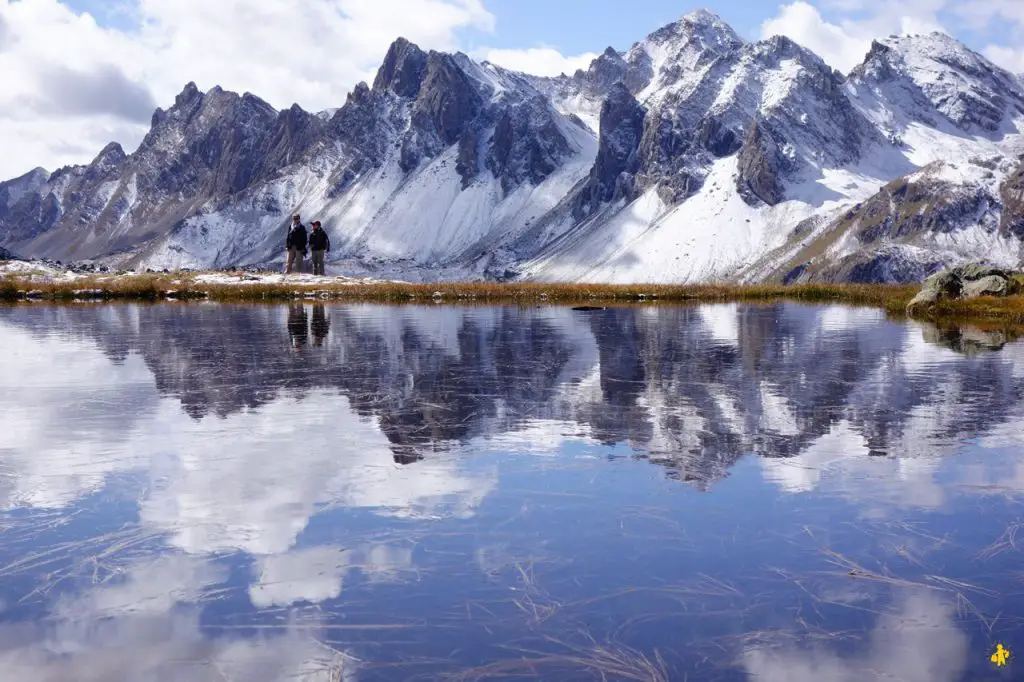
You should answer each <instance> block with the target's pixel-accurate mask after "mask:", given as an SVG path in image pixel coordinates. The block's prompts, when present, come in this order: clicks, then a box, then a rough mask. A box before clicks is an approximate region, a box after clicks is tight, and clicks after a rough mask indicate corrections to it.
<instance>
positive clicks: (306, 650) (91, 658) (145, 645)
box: [0, 557, 355, 682]
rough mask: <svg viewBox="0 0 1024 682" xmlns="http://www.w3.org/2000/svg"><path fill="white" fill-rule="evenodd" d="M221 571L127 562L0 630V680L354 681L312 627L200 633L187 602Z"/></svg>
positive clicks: (184, 563) (173, 560)
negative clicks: (42, 612) (103, 579)
mask: <svg viewBox="0 0 1024 682" xmlns="http://www.w3.org/2000/svg"><path fill="white" fill-rule="evenodd" d="M222 577H223V576H222V574H221V571H219V570H215V569H213V568H212V567H210V566H208V565H206V564H204V563H203V562H201V561H199V560H196V559H190V558H187V557H166V558H162V559H158V560H156V561H152V562H150V563H145V564H139V565H135V566H129V567H127V568H126V569H125V570H124V575H123V576H121V577H120V578H119V579H118V580H117V581H116V582H112V583H109V584H107V585H102V586H96V587H93V588H91V589H86V590H85V591H84V592H81V593H78V594H76V595H75V596H71V597H65V598H64V599H62V600H60V601H58V602H57V604H55V606H54V609H53V614H52V617H50V618H44V619H41V620H39V621H37V622H36V623H33V624H20V625H6V626H3V627H0V681H3V682H6V681H10V682H16V681H17V682H21V681H22V680H33V682H51V681H52V682H65V681H66V680H75V681H76V682H109V681H110V680H161V681H162V682H215V681H216V682H224V681H225V680H229V681H234V680H246V682H284V681H285V680H304V681H306V682H314V681H322V682H329V681H330V682H334V681H337V680H354V679H355V677H354V673H353V671H352V665H351V663H349V662H347V661H346V660H345V659H343V658H342V657H341V656H340V655H339V654H336V653H335V652H332V651H329V650H327V649H325V648H323V647H322V646H321V645H320V644H318V643H317V642H316V640H315V639H314V638H313V636H312V635H313V633H314V630H315V628H311V627H309V626H315V623H303V627H298V626H297V624H289V625H283V626H282V627H281V628H280V630H279V631H277V632H276V633H275V634H268V635H265V636H259V637H254V638H249V639H245V640H243V639H240V638H236V637H233V636H231V635H230V633H225V634H226V635H227V636H224V637H218V638H215V639H211V638H209V637H208V636H207V635H205V634H204V633H203V631H202V628H201V623H200V611H199V609H198V608H196V607H194V606H190V605H189V604H190V603H191V602H193V601H194V600H196V599H197V598H200V597H201V595H202V593H203V592H204V591H205V590H207V589H208V588H210V587H212V586H213V585H215V584H217V583H219V582H220V580H221V579H222ZM332 675H333V676H332Z"/></svg>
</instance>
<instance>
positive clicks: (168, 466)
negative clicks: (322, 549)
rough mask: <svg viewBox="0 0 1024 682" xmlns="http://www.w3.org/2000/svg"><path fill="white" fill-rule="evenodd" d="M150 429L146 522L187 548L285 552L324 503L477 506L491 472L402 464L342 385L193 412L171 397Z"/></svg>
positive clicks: (399, 511) (422, 508)
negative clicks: (152, 456)
mask: <svg viewBox="0 0 1024 682" xmlns="http://www.w3.org/2000/svg"><path fill="white" fill-rule="evenodd" d="M154 421H155V423H154V424H153V425H151V426H150V427H149V429H148V430H147V433H148V434H149V436H150V437H153V438H156V439H157V442H158V443H159V444H160V453H161V455H160V456H159V457H158V458H157V460H156V462H155V463H154V466H153V476H154V478H155V479H156V480H157V481H158V483H157V484H156V485H155V487H154V489H153V490H152V491H151V492H150V494H149V496H148V498H147V499H145V500H144V501H143V502H142V521H143V524H151V525H154V526H157V527H160V528H164V529H167V530H170V531H172V532H173V534H174V536H173V540H172V542H173V544H174V545H176V546H178V547H181V548H182V549H185V550H186V551H189V552H193V553H206V552H222V551H231V550H244V551H246V552H250V553H253V554H275V553H281V552H284V551H286V550H287V549H288V548H289V547H290V546H291V545H292V544H293V543H294V542H295V539H296V538H297V537H298V535H299V533H300V532H302V530H303V529H304V528H305V526H306V524H307V523H308V521H309V519H310V517H311V516H312V515H313V514H314V512H315V511H316V509H317V508H318V507H319V506H322V505H325V504H331V505H335V506H340V507H350V508H351V507H363V508H368V509H373V510H374V511H375V512H377V513H379V514H386V515H393V516H406V517H409V516H412V517H439V516H451V515H457V516H467V515H472V513H473V512H474V510H475V509H476V507H477V505H478V504H479V503H480V501H481V500H482V499H483V498H484V496H486V494H487V493H488V492H489V491H490V490H491V488H492V487H493V486H494V475H493V474H492V473H488V474H480V475H477V476H470V475H464V474H462V473H460V472H459V470H458V467H457V463H456V462H454V461H451V460H445V459H443V458H438V459H434V460H430V461H424V462H421V463H418V464H417V465H416V466H415V467H401V466H399V465H396V464H395V463H394V460H393V459H392V456H391V451H390V449H389V444H388V441H387V439H386V438H385V437H384V436H383V435H382V434H381V431H380V429H379V428H378V427H377V425H376V423H375V420H372V419H362V418H360V417H358V416H357V415H356V414H355V413H353V412H352V411H351V409H349V405H348V401H347V400H346V399H345V398H343V397H340V396H337V395H329V394H325V393H316V394H312V395H309V396H307V397H306V398H305V399H304V400H301V401H299V400H295V399H283V398H282V399H280V400H278V401H277V402H274V403H271V404H269V405H266V406H264V407H263V408H261V409H259V410H256V411H248V412H242V413H238V414H234V415H231V416H229V417H227V418H225V419H217V420H214V419H204V420H201V421H195V420H192V419H189V418H187V417H186V416H185V415H183V414H182V413H181V411H180V410H177V409H176V407H175V406H174V405H173V404H172V403H167V404H166V405H165V408H164V409H163V410H162V411H161V413H160V415H159V418H158V419H156V420H154Z"/></svg>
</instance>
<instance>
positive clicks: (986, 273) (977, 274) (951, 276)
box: [907, 263, 1021, 315]
mask: <svg viewBox="0 0 1024 682" xmlns="http://www.w3.org/2000/svg"><path fill="white" fill-rule="evenodd" d="M1020 292H1021V283H1020V282H1019V281H1018V280H1017V278H1016V277H1014V274H1013V273H1012V272H1010V271H1008V270H1003V269H1001V268H995V267H991V266H988V265H979V264H976V263H971V264H968V265H960V266H958V267H955V268H952V269H949V270H943V271H941V272H937V273H935V274H934V275H932V276H930V277H929V278H928V279H926V280H925V281H924V286H923V287H922V288H921V291H920V292H919V293H918V294H917V296H915V297H914V298H913V300H911V301H910V303H908V304H907V314H908V315H913V314H915V313H920V312H923V311H925V310H927V309H929V308H931V307H932V306H933V305H935V304H936V303H938V302H939V301H949V300H957V299H967V298H976V297H978V296H1012V295H1014V294H1018V293H1020Z"/></svg>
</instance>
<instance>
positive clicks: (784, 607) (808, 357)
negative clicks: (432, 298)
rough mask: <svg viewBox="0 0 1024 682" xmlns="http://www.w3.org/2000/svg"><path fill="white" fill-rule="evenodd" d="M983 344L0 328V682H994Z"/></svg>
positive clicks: (656, 320) (717, 333)
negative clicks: (605, 681) (519, 681)
mask: <svg viewBox="0 0 1024 682" xmlns="http://www.w3.org/2000/svg"><path fill="white" fill-rule="evenodd" d="M1005 341H1006V340H1005V339H1002V338H1000V337H999V335H997V334H986V333H981V332H978V331H977V330H971V329H942V330H940V329H937V328H935V327H932V326H929V325H919V324H900V323H894V322H890V321H887V320H886V319H885V317H884V315H883V314H882V313H881V312H879V311H875V310H869V309H853V308H844V307H813V306H800V305H795V304H785V305H769V306H736V305H723V306H705V307H693V308H632V309H613V310H605V311H594V312H574V311H572V310H569V309H567V308H523V309H520V308H515V307H510V308H497V307H495V308H483V307H481V308H455V307H441V306H436V307H382V306H322V305H312V304H303V305H294V306H249V305H246V306H225V305H212V304H210V305H206V304H203V305H152V306H146V305H142V306H127V305H126V306H120V305H109V306H92V305H78V306H65V307H46V306H21V307H14V308H0V349H2V352H3V355H4V357H3V362H2V364H0V410H2V412H0V414H2V417H0V419H2V428H0V510H2V512H0V680H5V681H6V680H12V681H14V680H18V681H21V680H46V681H49V680H54V681H57V680H60V681H62V682H63V681H65V680H76V681H86V682H89V681H93V680H96V681H98V680H147V681H149V680H153V681H156V680H159V681H161V682H163V681H179V680H180V681H185V680H188V681H190V682H192V681H202V682H205V681H207V680H209V681H211V682H213V681H215V680H216V681H221V682H223V681H225V680H228V681H234V680H239V681H243V680H244V681H246V682H269V681H278V680H281V681H283V680H296V679H298V680H323V681H340V680H359V681H360V682H365V681H370V680H435V679H459V680H475V679H545V680H600V679H608V680H758V681H768V682H776V681H778V682H783V681H786V682H860V681H862V680H874V679H878V680H909V681H913V682H954V681H959V680H968V679H970V680H1003V679H1014V678H1015V677H1018V676H1020V675H1021V674H1022V672H1021V671H1022V665H1024V664H1022V663H1021V662H1020V661H1018V660H1017V657H1018V656H1021V657H1024V628H1022V623H1024V621H1022V619H1024V566H1022V561H1021V559H1022V555H1021V550H1022V549H1024V521H1022V519H1024V505H1022V504H1021V503H1022V501H1024V430H1022V423H1024V422H1022V416H1024V345H1021V344H1018V343H1014V342H1009V343H1004V342H1005ZM1000 645H1002V646H1003V647H1005V649H1007V650H1009V651H1010V658H1009V659H1008V661H1007V665H1006V666H998V665H997V664H996V663H995V662H993V660H992V658H991V657H992V655H993V653H994V652H996V651H997V647H999V646H1000ZM1018 651H1019V653H1018Z"/></svg>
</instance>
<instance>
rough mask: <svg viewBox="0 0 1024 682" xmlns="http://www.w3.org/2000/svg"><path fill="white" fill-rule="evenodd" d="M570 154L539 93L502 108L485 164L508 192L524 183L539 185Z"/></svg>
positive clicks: (566, 143) (567, 144) (567, 145)
mask: <svg viewBox="0 0 1024 682" xmlns="http://www.w3.org/2000/svg"><path fill="white" fill-rule="evenodd" d="M569 153H570V149H569V143H568V142H567V141H566V139H565V137H564V136H563V135H562V132H561V131H560V130H559V129H558V125H557V124H556V123H555V119H554V117H553V116H552V112H551V110H550V109H549V108H548V106H547V102H545V101H544V100H543V99H542V98H541V97H539V96H538V97H536V98H533V99H531V100H529V101H527V102H524V103H523V104H521V105H517V106H510V107H507V108H505V109H504V110H503V111H501V113H500V115H499V116H498V120H497V122H496V123H495V126H494V133H493V135H492V136H491V141H490V145H489V148H488V152H487V159H486V161H485V165H486V167H487V168H488V169H489V170H490V171H491V172H492V173H493V174H494V177H496V178H498V179H499V180H500V181H501V186H502V189H503V190H504V191H505V192H506V193H507V192H509V191H511V190H512V189H513V188H514V187H518V186H519V185H521V184H522V183H524V182H530V183H533V184H539V183H540V182H542V181H543V180H544V179H545V178H546V177H548V176H549V175H550V174H551V173H553V172H554V171H555V170H556V169H557V168H558V167H559V165H560V164H561V161H562V160H563V159H564V158H565V157H566V156H568V155H569Z"/></svg>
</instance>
